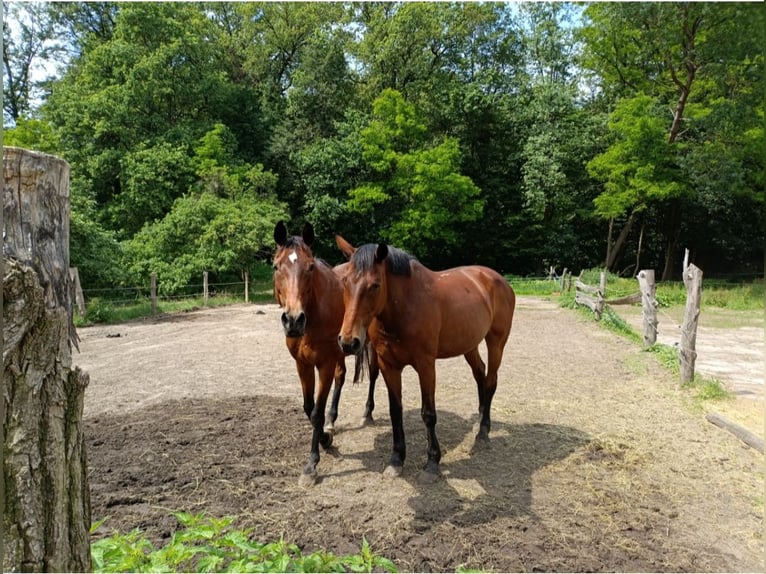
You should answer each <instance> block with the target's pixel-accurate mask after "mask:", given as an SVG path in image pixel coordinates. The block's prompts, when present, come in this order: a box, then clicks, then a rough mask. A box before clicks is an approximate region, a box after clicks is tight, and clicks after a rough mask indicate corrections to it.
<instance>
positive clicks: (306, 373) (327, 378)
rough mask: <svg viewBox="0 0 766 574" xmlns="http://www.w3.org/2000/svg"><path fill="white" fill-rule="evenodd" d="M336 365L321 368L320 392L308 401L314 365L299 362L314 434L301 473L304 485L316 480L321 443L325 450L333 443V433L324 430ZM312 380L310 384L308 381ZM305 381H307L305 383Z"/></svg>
mask: <svg viewBox="0 0 766 574" xmlns="http://www.w3.org/2000/svg"><path fill="white" fill-rule="evenodd" d="M333 370H334V367H331V368H329V369H328V368H324V369H321V370H320V372H319V392H318V393H317V400H316V402H314V398H313V396H312V397H311V400H310V401H308V399H307V397H306V395H305V393H306V390H307V388H309V386H310V388H311V390H312V391H313V387H314V367H313V366H311V365H308V364H305V363H298V372H299V374H300V377H301V384H302V385H303V390H304V401H303V402H304V410H305V409H306V408H307V405H308V404H309V402H310V404H311V407H312V408H311V411H310V413H308V414H309V420H310V421H311V426H312V434H311V451H310V453H309V459H308V462H307V463H306V466H305V467H304V468H303V474H301V478H300V481H299V482H300V484H301V485H302V486H311V485H312V484H314V482H315V481H316V477H317V471H316V467H317V465H318V464H319V445H320V444H321V445H322V446H323V447H324V448H325V450H326V449H328V448H330V446H331V445H332V435H331V434H329V433H326V432H325V431H324V419H325V415H324V412H325V408H326V407H327V397H328V395H329V394H330V387H331V385H332V373H333ZM309 380H310V383H311V384H310V385H308V384H307V383H308V381H309ZM304 382H305V383H304Z"/></svg>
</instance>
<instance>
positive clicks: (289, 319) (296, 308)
mask: <svg viewBox="0 0 766 574" xmlns="http://www.w3.org/2000/svg"><path fill="white" fill-rule="evenodd" d="M274 241H275V242H276V244H277V251H276V253H275V254H274V295H275V297H276V300H277V303H279V305H280V306H281V307H282V308H284V312H283V313H282V317H281V321H282V327H283V329H284V332H285V342H286V344H287V348H288V349H289V351H290V354H291V355H292V357H293V359H295V366H296V367H297V369H298V377H299V378H300V381H301V389H302V391H303V410H304V412H305V413H306V416H308V417H309V420H310V421H311V424H312V426H313V429H314V430H313V435H312V440H311V454H310V456H309V461H308V463H307V464H306V467H305V468H304V470H303V475H302V477H301V482H302V483H303V484H311V483H313V481H314V480H315V479H316V466H317V464H318V463H319V445H320V444H321V445H322V446H323V447H324V448H325V450H327V449H329V448H330V447H331V446H332V436H333V435H332V433H333V431H334V425H335V421H336V419H337V418H338V404H339V402H340V394H341V389H342V388H343V382H344V380H345V376H346V363H345V355H344V353H343V352H342V351H341V349H340V348H339V347H338V332H339V331H340V326H341V324H342V322H343V312H344V307H343V285H342V284H341V281H340V278H339V274H341V273H342V272H343V270H344V268H345V266H346V265H348V264H347V263H344V264H343V265H341V266H339V268H337V269H333V268H332V267H330V266H329V265H328V264H327V263H325V262H324V261H322V260H321V259H315V258H314V255H313V254H312V252H311V244H312V243H313V242H314V229H313V227H312V226H311V224H309V223H307V224H306V225H305V226H304V228H303V233H302V236H301V237H297V236H293V237H288V234H287V228H286V227H285V224H284V223H283V222H281V221H280V222H279V223H277V225H276V227H275V228H274ZM363 353H364V349H361V348H360V352H359V353H357V358H356V371H355V382H356V380H358V378H359V373H360V371H361V367H362V360H363V357H364V355H363ZM368 357H369V359H368V360H370V368H369V374H370V391H369V394H368V399H367V408H366V410H365V415H364V416H365V419H364V420H366V421H371V420H372V409H373V408H374V402H373V397H374V392H375V379H376V378H377V374H378V370H377V361H375V360H374V356H373V355H372V354H369V355H368ZM314 369H316V370H317V372H318V373H319V389H318V390H317V393H316V400H315V399H314V387H315V376H314ZM333 381H334V382H335V390H334V392H333V398H332V403H331V405H330V410H329V419H330V420H329V423H328V426H327V429H325V408H326V406H327V398H328V395H329V393H330V387H331V386H332V384H333ZM328 431H329V432H328Z"/></svg>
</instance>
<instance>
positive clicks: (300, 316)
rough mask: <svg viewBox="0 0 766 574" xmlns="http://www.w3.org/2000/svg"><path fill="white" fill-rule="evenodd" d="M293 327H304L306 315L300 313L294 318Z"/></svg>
mask: <svg viewBox="0 0 766 574" xmlns="http://www.w3.org/2000/svg"><path fill="white" fill-rule="evenodd" d="M295 325H296V326H298V327H303V326H305V325H306V313H304V312H303V311H301V312H300V313H299V314H298V316H297V317H296V318H295Z"/></svg>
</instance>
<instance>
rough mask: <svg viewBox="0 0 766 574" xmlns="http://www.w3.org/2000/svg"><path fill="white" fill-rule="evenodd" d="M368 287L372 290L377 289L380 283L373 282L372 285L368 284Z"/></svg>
mask: <svg viewBox="0 0 766 574" xmlns="http://www.w3.org/2000/svg"><path fill="white" fill-rule="evenodd" d="M370 289H372V290H373V291H377V290H378V289H380V283H378V282H375V283H373V284H372V285H370Z"/></svg>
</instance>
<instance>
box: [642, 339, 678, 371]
mask: <svg viewBox="0 0 766 574" xmlns="http://www.w3.org/2000/svg"><path fill="white" fill-rule="evenodd" d="M646 352H647V353H652V354H653V355H654V356H655V357H656V359H657V361H658V362H659V363H660V364H661V365H662V366H663V367H665V368H666V369H667V370H669V371H670V372H671V373H673V374H674V375H678V376H680V375H681V363H680V358H679V356H678V349H677V348H676V347H671V346H670V345H663V344H662V343H655V344H654V345H652V346H651V347H648V348H647V349H646Z"/></svg>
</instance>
